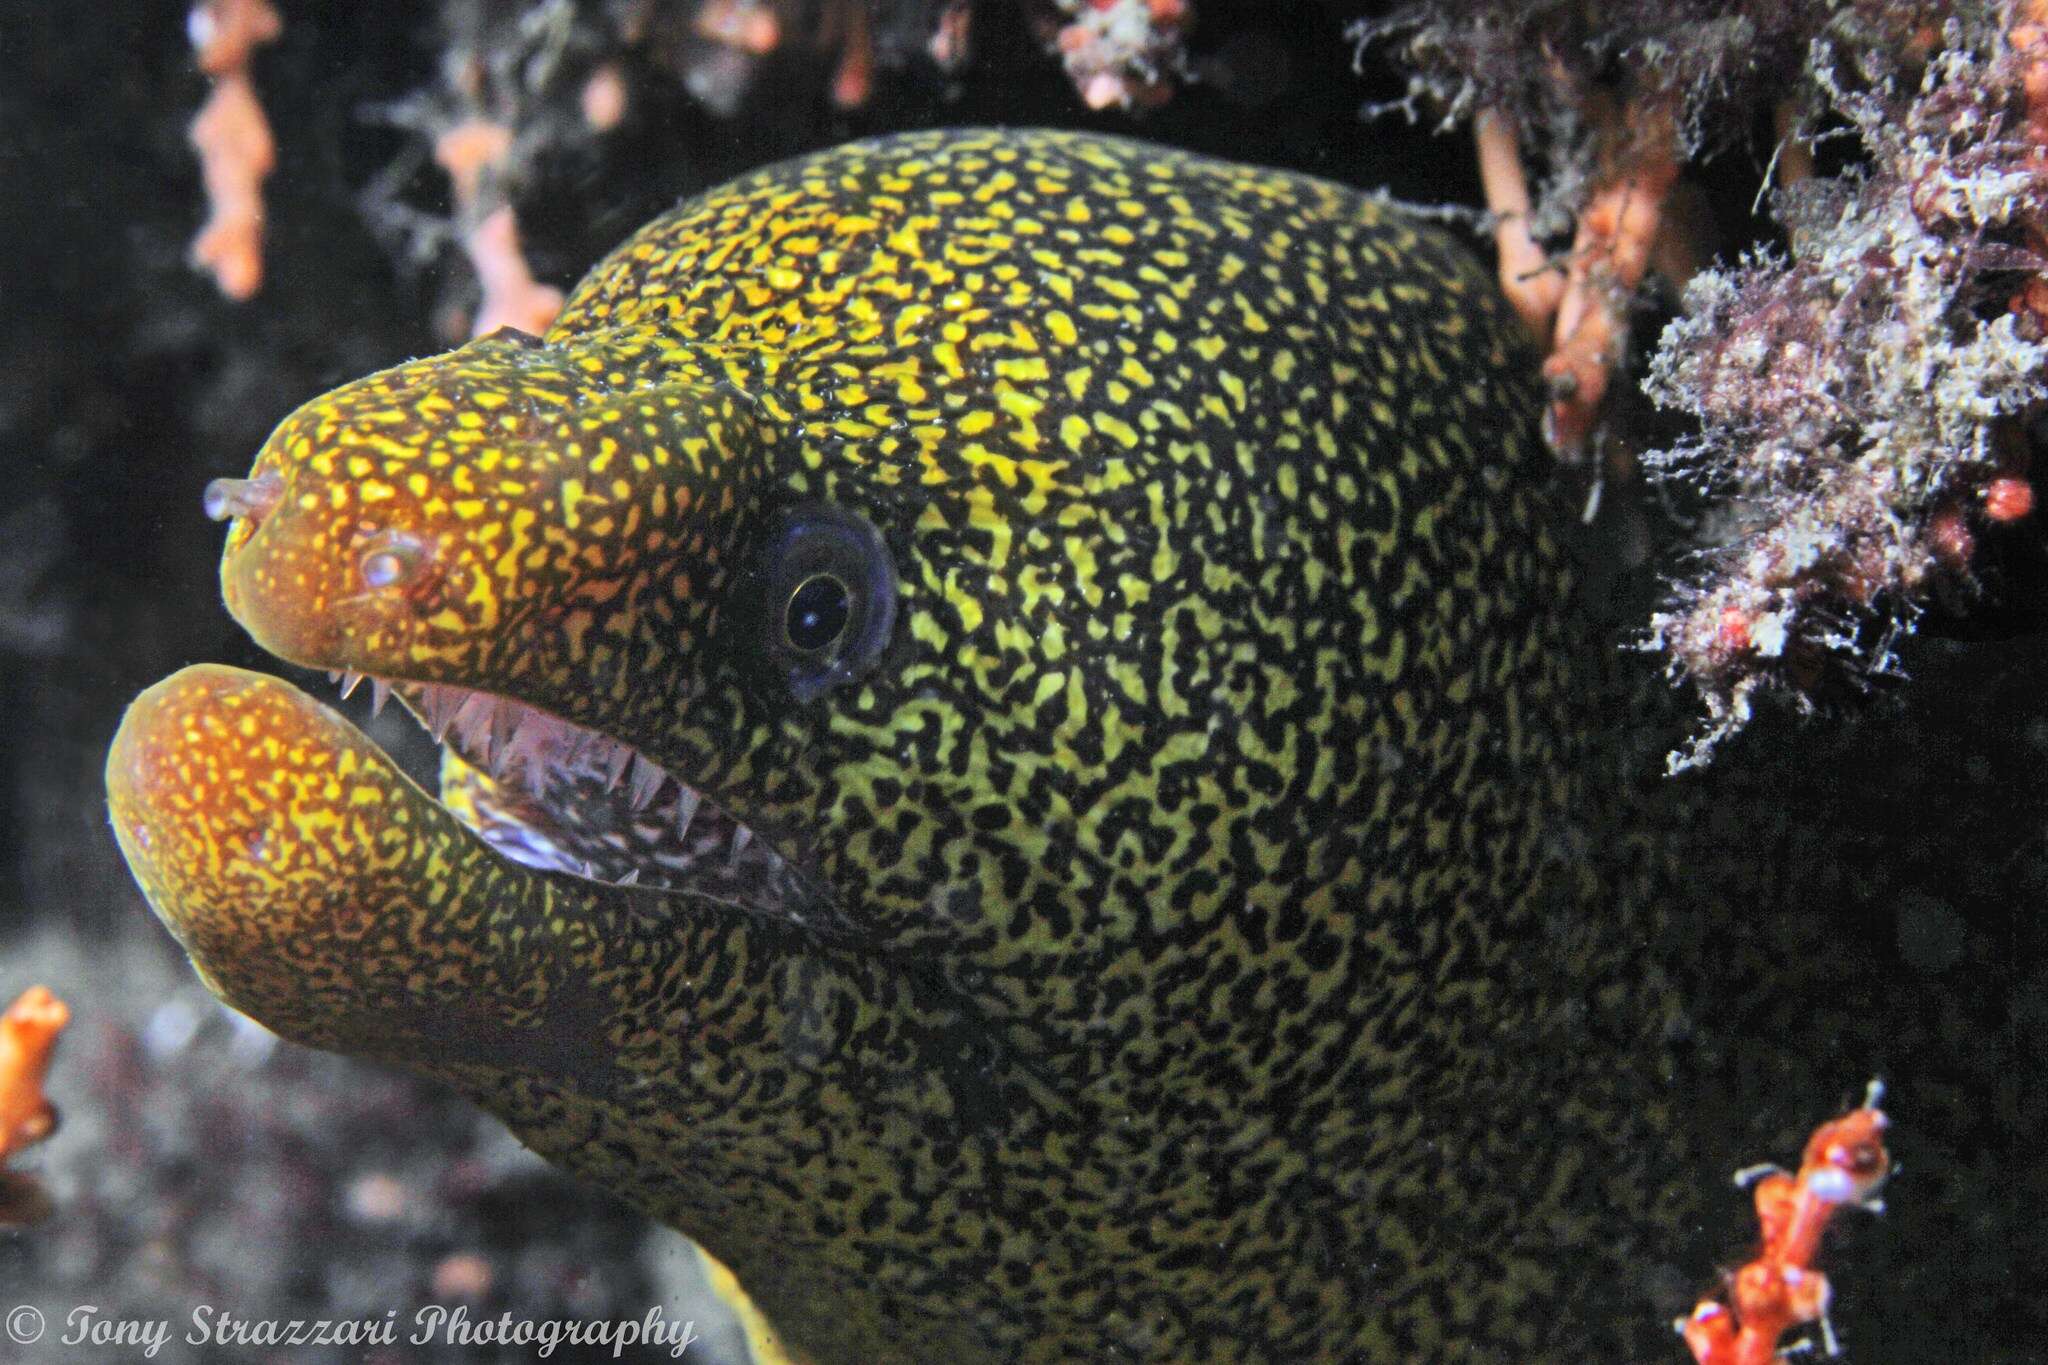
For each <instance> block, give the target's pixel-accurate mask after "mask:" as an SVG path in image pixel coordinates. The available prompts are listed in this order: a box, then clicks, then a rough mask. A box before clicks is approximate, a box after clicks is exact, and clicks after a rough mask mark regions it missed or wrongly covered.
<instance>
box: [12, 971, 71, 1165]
mask: <svg viewBox="0 0 2048 1365" xmlns="http://www.w3.org/2000/svg"><path fill="white" fill-rule="evenodd" d="M70 1021H71V1009H70V1007H69V1006H67V1005H66V1004H65V1003H64V1002H63V1001H62V1000H59V999H58V998H57V997H56V996H54V995H52V994H51V993H50V991H49V988H48V987H46V986H31V987H29V988H28V989H27V990H25V991H23V992H22V993H21V997H20V998H19V999H18V1000H16V1001H15V1002H14V1003H13V1004H12V1005H10V1006H8V1009H7V1013H5V1014H0V1161H5V1160H6V1159H7V1158H8V1157H9V1156H11V1155H13V1154H14V1153H15V1152H18V1151H20V1150H21V1149H22V1148H24V1147H27V1146H29V1145H31V1144H33V1143H37V1142H41V1141H42V1140H43V1139H44V1138H46V1137H48V1136H49V1135H50V1133H51V1132H52V1130H54V1129H55V1128H56V1126H57V1111H56V1110H55V1109H53V1108H51V1106H50V1101H49V1099H48V1097H47V1096H45V1095H44V1094H43V1080H44V1078H45V1077H46V1076H47V1075H48V1074H49V1071H50V1052H51V1049H52V1048H53V1047H54V1046H55V1045H56V1042H57V1035H58V1034H59V1033H61V1032H62V1031H63V1029H64V1025H66V1024H67V1023H69V1022H70Z"/></svg>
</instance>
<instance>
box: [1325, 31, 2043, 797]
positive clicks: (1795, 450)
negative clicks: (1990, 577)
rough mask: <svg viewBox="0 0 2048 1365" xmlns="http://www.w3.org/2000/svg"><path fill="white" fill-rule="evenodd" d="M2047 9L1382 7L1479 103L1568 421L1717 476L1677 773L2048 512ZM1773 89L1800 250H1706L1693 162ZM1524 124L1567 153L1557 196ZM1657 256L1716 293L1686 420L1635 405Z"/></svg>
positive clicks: (1771, 194)
mask: <svg viewBox="0 0 2048 1365" xmlns="http://www.w3.org/2000/svg"><path fill="white" fill-rule="evenodd" d="M2044 18H2048V6H2043V5H2042V4H2040V3H2039V0H2027V2H2026V3H2023V4H1982V3H1980V4H1961V5H1952V4H1934V3H1924V2H1916V0H1892V2H1887V0H1812V2H1811V3H1805V4H1779V3H1771V4H1734V5H1727V4H1710V3H1704V2H1703V0H1694V2H1691V3H1685V2H1681V3H1667V4H1657V5H1600V4H1581V3H1554V4H1541V5H1511V4H1493V3H1485V2H1484V0H1463V2H1460V0H1453V2H1452V3H1443V4H1426V5H1425V4H1418V5H1408V6H1404V7H1403V8H1402V9H1401V10H1400V11H1399V12H1398V13H1397V14H1396V15H1395V16H1393V17H1391V18H1389V19H1386V20H1381V21H1374V22H1371V23H1367V24H1362V25H1360V26H1358V27H1357V28H1355V29H1354V34H1355V36H1356V37H1357V38H1358V39H1359V41H1360V43H1361V45H1362V46H1369V45H1375V44H1377V45H1379V46H1380V47H1381V48H1382V49H1384V50H1385V51H1387V52H1388V53H1389V54H1390V55H1392V56H1393V57H1394V58H1395V59H1396V60H1398V61H1400V62H1402V63H1405V64H1406V65H1408V66H1409V67H1410V68H1412V70H1413V72H1414V75H1413V77H1412V79H1411V85H1410V103H1409V105H1408V106H1407V107H1409V108H1410V110H1411V111H1414V110H1417V109H1419V108H1420V107H1421V106H1422V105H1424V104H1430V105H1433V106H1434V107H1435V108H1436V109H1437V110H1439V111H1440V113H1441V116H1442V117H1443V119H1444V120H1445V121H1446V123H1456V122H1458V121H1462V120H1466V119H1469V120H1470V121H1471V122H1472V124H1473V129H1474V135H1475V138H1476V139H1477V142H1478V146H1479V155H1480V164H1481V169H1482V172H1483V176H1484V180H1485V183H1486V187H1487V195H1488V200H1489V207H1490V209H1491V210H1492V215H1491V223H1492V226H1493V229H1494V232H1495V235H1496V240H1497V243H1498V246H1499V251H1500V268H1501V282H1502V286H1503V288H1504V289H1505V290H1506V291H1507V292H1508V294H1509V296H1510V297H1511V298H1512V299H1513V300H1514V301H1515V303H1516V305H1517V308H1518V310H1519V311H1520V312H1521V313H1522V315H1523V317H1524V319H1525V320H1526V321H1528V322H1529V323H1530V325H1531V327H1532V329H1533V330H1534V331H1535V332H1536V333H1537V334H1538V336H1539V337H1540V338H1541V339H1542V340H1543V341H1544V342H1545V343H1546V344H1547V345H1549V346H1550V348H1551V352H1550V356H1549V358H1548V360H1547V361H1546V362H1545V365H1544V373H1545V376H1546V377H1547V379H1548V380H1549V382H1550V389H1551V406H1550V412H1549V423H1548V431H1549V435H1550V437H1551V440H1552V443H1553V445H1554V446H1555V447H1556V448H1557V449H1558V450H1559V451H1560V453H1562V454H1565V455H1566V456H1568V457H1571V456H1576V457H1578V458H1581V459H1586V460H1592V459H1596V458H1597V459H1598V460H1599V461H1600V462H1601V463H1600V467H1601V468H1602V470H1603V471H1604V472H1605V473H1606V474H1608V475H1610V476H1619V477H1628V476H1629V475H1631V474H1632V473H1633V472H1634V471H1635V470H1636V469H1637V468H1638V467H1640V468H1641V469H1642V470H1643V472H1644V473H1646V474H1647V476H1648V477H1649V478H1650V479H1652V480H1655V481H1657V482H1659V483H1661V484H1664V485H1667V486H1669V485H1681V484H1682V485H1686V486H1687V490H1688V491H1690V492H1694V493H1704V495H1705V496H1706V498H1707V499H1708V503H1709V505H1708V508H1707V511H1706V513H1705V514H1704V515H1703V516H1701V517H1700V519H1699V524H1698V528H1697V534H1696V541H1697V543H1696V544H1695V545H1694V546H1693V547H1692V550H1693V556H1692V557H1693V560H1694V563H1695V565H1696V567H1695V568H1694V569H1693V570H1692V572H1690V573H1689V574H1688V575H1687V576H1685V577H1684V579H1683V580H1682V581H1681V582H1680V583H1679V584H1678V585H1677V586H1676V587H1675V588H1674V589H1673V591H1672V593H1671V595H1670V597H1669V599H1668V600H1667V602H1666V603H1665V605H1664V606H1663V608H1662V609H1661V610H1659V611H1658V612H1657V613H1656V614H1655V615H1654V616H1653V617H1652V619H1651V620H1650V622H1649V625H1648V629H1647V631H1646V635H1645V641H1644V643H1645V646H1646V647H1647V648H1649V649H1651V650H1654V651H1657V652H1659V653H1661V654H1662V655H1664V656H1665V657H1666V659H1667V660H1668V661H1669V665H1670V670H1671V673H1672V675H1673V676H1674V677H1675V678H1678V679H1682V680H1684V681H1686V682H1688V683H1690V684H1691V685H1692V687H1693V688H1694V689H1695V690H1696V691H1697V693H1698V695H1699V698H1700V701H1701V704H1702V706H1703V708H1704V713H1705V714H1704V717H1703V720H1702V722H1701V724H1700V726H1699V728H1698V729H1697V731H1696V733H1695V736H1694V738H1693V740H1692V741H1691V743H1690V744H1689V745H1688V746H1687V747H1685V748H1684V749H1682V750H1681V751H1680V752H1677V753H1674V754H1673V755H1672V757H1671V766H1672V767H1673V769H1674V770H1677V769H1681V768H1686V767H1691V766H1694V765H1696V764H1699V763H1701V762H1704V761H1706V759H1707V758H1708V756H1709V755H1710V754H1711V752H1712V750H1713V748H1714V746H1715V744H1717V743H1718V742H1719V741H1721V740H1722V739H1725V738H1726V737H1728V736H1729V735H1731V734H1733V733H1734V732H1735V731H1737V730H1739V729H1740V728H1741V727H1742V726H1743V725H1744V724H1745V723H1746V722H1747V721H1748V720H1749V718H1750V716H1751V713H1752V710H1753V705H1754V701H1755V699H1756V697H1757V696H1758V695H1759V694H1760V693H1761V692H1765V691H1773V690H1774V691H1778V692H1782V693H1784V694H1785V695H1787V696H1789V697H1790V698H1791V699H1792V700H1793V702H1794V703H1795V704H1796V705H1798V706H1800V707H1801V708H1803V709H1811V708H1812V707H1814V706H1815V705H1817V704H1819V703H1822V702H1825V701H1828V700H1832V699H1834V698H1836V697H1839V696H1844V695H1849V694H1851V693H1853V692H1855V691H1857V690H1860V689H1863V688H1866V687H1868V686H1869V684H1870V683H1871V682H1872V681H1873V680H1874V679H1877V678H1879V677H1881V676H1883V675H1885V674H1886V673H1888V672H1890V671H1892V670H1893V669H1894V667H1895V662H1896V661H1895V655H1894V646H1895V645H1896V643H1897V642H1898V640H1899V639H1900V638H1901V637H1902V636H1903V635H1904V634H1905V633H1906V632H1908V631H1910V630H1911V629H1912V628H1913V626H1914V624H1915V622H1916V620H1917V619H1918V618H1919V617H1920V615H1921V613H1922V612H1923V611H1924V609H1925V608H1926V607H1927V606H1928V604H1929V603H1930V602H1931V601H1937V600H1939V601H1959V602H1964V603H1967V602H1968V601H1969V600H1970V599H1971V598H1972V597H1974V596H1975V595H1976V594H1978V593H1979V591H1980V589H1981V587H1982V585H1981V583H1980V582H1979V579H1978V576H1977V569H1978V564H1979V561H1978V550H1979V548H1980V546H1979V542H1980V540H1981V538H1982V537H1984V536H1985V535H1987V534H1997V533H1999V532H2000V531H2002V530H2003V529H2005V528H2009V527H2011V526H2013V525H2015V524H2016V523H2020V522H2024V521H2026V520H2028V518H2029V517H2030V514H2031V513H2032V510H2033V501H2034V499H2033V490H2032V486H2031V484H2030V483H2029V482H2028V471H2027V451H2028V445H2029V442H2028V433H2027V430H2026V424H2027V422H2028V420H2029V418H2030V416H2031V415H2032V413H2033V411H2034V409H2035V408H2036V407H2037V405H2038V404H2039V403H2040V402H2041V400H2042V399H2043V398H2044V397H2048V386H2044V377H2043V376H2044V368H2043V367H2044V362H2048V348H2044V346H2043V320H2044V314H2043V312H2042V303H2043V301H2044V293H2043V291H2044V285H2043V283H2042V281H2041V278H2040V271H2041V268H2042V266H2043V264H2044V261H2048V258H2044V256H2043V254H2042V250H2041V248H2042V232H2043V226H2044V224H2048V179H2044V166H2048V162H2044V156H2048V142H2044V131H2048V105H2044V103H2043V101H2044V100H2048V49H2044V45H2043V44H2044V40H2043V28H2042V25H2043V22H2044ZM1532 54H1535V55H1534V56H1532ZM1766 113H1768V115H1769V116H1770V120H1771V124H1772V128H1773V135H1774V137H1775V139H1776V145H1775V147H1774V149H1773V153H1772V163H1771V164H1772V168H1773V172H1774V174H1773V176H1772V182H1771V184H1770V185H1769V186H1767V203H1768V206H1769V208H1770V210H1771V212H1772V214H1773V216H1774V218H1775V220H1776V226H1777V228H1778V229H1779V230H1780V231H1781V232H1782V242H1780V243H1775V244H1766V245H1762V246H1758V247H1756V248H1754V249H1752V250H1751V251H1749V252H1748V253H1747V254H1745V255H1744V256H1743V257H1742V258H1741V260H1739V261H1738V262H1736V263H1734V264H1732V265H1721V266H1717V267H1714V268H1711V269H1700V270H1697V271H1695V270H1694V269H1693V263H1694V262H1695V261H1696V260H1697V258H1698V255H1699V251H1698V248H1697V245H1696V244H1695V242H1692V241H1688V237H1689V236H1692V237H1694V238H1696V237H1697V230H1698V227H1699V224H1698V223H1697V222H1696V221H1693V219H1695V218H1696V217H1697V215H1694V214H1689V213H1688V212H1687V211H1686V209H1685V205H1684V202H1683V199H1682V197H1680V196H1679V195H1678V188H1679V187H1680V186H1682V185H1683V183H1684V182H1683V180H1682V179H1681V170H1682V167H1683V166H1684V165H1685V163H1686V162H1687V161H1688V160H1697V159H1703V158H1705V157H1708V156H1710V155H1712V154H1713V153H1715V152H1717V151H1721V150H1724V149H1726V148H1727V147H1729V146H1730V145H1731V144H1735V143H1738V142H1740V141H1741V140H1743V139H1745V138H1746V137H1747V136H1748V134H1749V132H1750V129H1751V127H1752V125H1754V124H1757V123H1760V122H1762V119H1763V116H1764V115H1765V114H1766ZM1524 150H1527V151H1529V152H1531V153H1532V154H1533V155H1534V156H1535V158H1536V159H1537V160H1538V161H1539V162H1540V163H1542V164H1543V165H1544V166H1545V167H1546V168H1547V170H1548V175H1547V177H1546V178H1545V180H1544V182H1543V187H1542V192H1541V193H1540V194H1538V195H1535V196H1533V197H1532V196H1531V194H1530V193H1529V190H1528V187H1527V182H1526V180H1525V178H1524V172H1523V168H1522V164H1521V158H1522V154H1523V152H1524ZM1821 162H1828V163H1832V164H1833V165H1834V166H1835V169H1834V171H1833V173H1832V174H1822V173H1820V171H1819V170H1818V168H1817V167H1818V163H1821ZM1653 260H1654V261H1656V262H1657V263H1658V264H1659V266H1660V268H1662V269H1663V270H1664V272H1665V273H1666V274H1667V276H1668V277H1669V281H1668V282H1669V283H1671V284H1674V285H1682V286H1683V289H1684V294H1683V301H1682V306H1681V309H1680V313H1679V316H1678V317H1677V318H1676V319H1675V320H1674V321H1673V322H1672V323H1671V324H1670V325H1669V326H1668V327H1667V328H1666V329H1665V330H1664V333H1663V335H1662V337H1661V339H1660V340H1659V342H1658V343H1657V346H1656V348H1655V354H1654V356H1652V357H1651V358H1650V360H1649V363H1648V371H1649V373H1648V379H1647V383H1646V385H1645V387H1646V390H1647V392H1648V394H1649V396H1650V397H1651V398H1652V399H1654V400H1655V401H1656V402H1657V403H1659V404H1661V405H1663V406H1664V407H1666V408H1668V409H1672V410H1675V411H1677V412H1679V413H1683V414H1684V415H1686V416H1687V417H1689V418H1690V419H1691V420H1692V422H1693V424H1694V425H1693V429H1692V431H1691V433H1690V434H1688V435H1685V436H1683V437H1681V438H1680V439H1678V440H1677V441H1675V442H1669V443H1663V444H1661V446H1659V443H1658V442H1657V441H1656V440H1655V439H1654V438H1646V437H1645V435H1644V433H1642V432H1640V431H1637V430H1633V429H1631V423H1630V422H1629V421H1628V420H1627V419H1626V418H1624V417H1621V416H1619V415H1617V414H1615V413H1614V412H1613V411H1612V405H1611V404H1609V403H1608V402H1607V401H1606V400H1607V399H1608V397H1609V392H1610V387H1611V382H1612V376H1613V375H1614V374H1615V372H1616V369H1617V366H1621V365H1624V364H1625V363H1626V358H1627V355H1628V350H1629V342H1630V338H1629V327H1630V323H1631V321H1632V314H1634V313H1635V312H1637V311H1638V310H1639V307H1640V304H1641V302H1642V300H1641V289H1640V286H1641V285H1642V282H1643V279H1644V275H1645V272H1646V269H1647V268H1648V266H1649V265H1650V264H1651V262H1652V261H1653ZM1688 276H1690V278H1689V279H1688V278H1687V277H1688Z"/></svg>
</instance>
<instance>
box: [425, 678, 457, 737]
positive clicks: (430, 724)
mask: <svg viewBox="0 0 2048 1365" xmlns="http://www.w3.org/2000/svg"><path fill="white" fill-rule="evenodd" d="M422 705H423V706H425V707H426V711H427V729H428V730H429V731H430V732H431V733H432V734H433V736H434V743H436V744H445V743H447V742H448V728H449V727H450V726H452V725H453V724H455V713H456V712H457V711H460V710H461V709H462V707H461V704H460V703H458V702H457V701H456V700H455V698H453V697H451V696H449V695H448V693H447V692H446V691H445V690H444V689H442V688H438V687H437V688H435V689H434V691H433V692H432V693H431V694H430V695H429V696H428V697H427V699H426V700H425V701H424V702H422Z"/></svg>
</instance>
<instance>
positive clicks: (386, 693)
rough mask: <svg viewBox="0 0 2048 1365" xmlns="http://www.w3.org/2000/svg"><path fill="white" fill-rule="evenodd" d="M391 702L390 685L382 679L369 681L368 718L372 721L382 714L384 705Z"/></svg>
mask: <svg viewBox="0 0 2048 1365" xmlns="http://www.w3.org/2000/svg"><path fill="white" fill-rule="evenodd" d="M390 700H391V684H390V683H388V682H385V681H384V680H383V679H382V678H372V679H370V716H371V718H372V719H373V720H374V719H375V718H376V717H378V716H380V715H382V714H384V703H385V702H387V701H390Z"/></svg>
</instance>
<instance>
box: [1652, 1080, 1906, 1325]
mask: <svg viewBox="0 0 2048 1365" xmlns="http://www.w3.org/2000/svg"><path fill="white" fill-rule="evenodd" d="M1883 1095H1884V1087H1883V1085H1882V1084H1880V1083H1879V1082H1877V1081H1872V1082H1871V1083H1870V1090H1869V1092H1868V1094H1866V1095H1865V1096H1864V1100H1863V1104H1862V1107H1860V1108H1857V1109H1852V1110H1850V1111H1849V1112H1848V1113H1846V1114H1844V1115H1842V1116H1841V1117H1840V1118H1837V1119H1833V1120H1830V1121H1829V1122H1827V1123H1823V1124H1822V1125H1821V1126H1820V1127H1819V1128H1816V1129H1815V1130H1814V1133H1813V1136H1812V1137H1811V1138H1808V1139H1807V1142H1806V1152H1805V1154H1804V1156H1803V1157H1802V1159H1801V1161H1800V1164H1799V1173H1798V1174H1797V1175H1792V1174H1790V1173H1788V1172H1785V1171H1782V1170H1779V1169H1777V1168H1776V1167H1772V1166H1765V1167H1761V1168H1758V1169H1756V1170H1751V1171H1744V1172H1741V1173H1740V1174H1738V1175H1737V1176H1736V1181H1737V1182H1738V1183H1740V1184H1749V1183H1751V1182H1752V1181H1753V1182H1754V1186H1755V1190H1756V1195H1755V1198H1756V1217H1757V1222H1758V1224H1759V1225H1760V1226H1761V1227H1762V1229H1763V1247H1762V1249H1761V1250H1759V1251H1758V1253H1757V1255H1756V1259H1754V1260H1752V1261H1751V1262H1750V1263H1749V1264H1748V1265H1745V1266H1743V1267H1742V1269H1740V1270H1738V1271H1736V1272H1735V1273H1734V1274H1733V1275H1731V1276H1729V1277H1728V1286H1727V1291H1726V1292H1727V1298H1726V1300H1725V1301H1724V1300H1722V1299H1719V1298H1707V1299H1702V1300H1700V1303H1699V1306H1698V1307H1696V1308H1694V1309H1693V1310H1692V1313H1691V1314H1690V1315H1689V1316H1687V1317H1683V1318H1680V1319H1679V1320H1678V1321H1677V1323H1675V1324H1674V1326H1675V1327H1676V1328H1677V1329H1678V1332H1679V1334H1680V1335H1681V1336H1683V1337H1684V1338H1685V1344H1686V1345H1687V1346H1688V1347H1690V1348H1691V1350H1692V1355H1693V1359H1694V1361H1696V1362H1697V1365H1769V1362H1771V1361H1772V1360H1774V1359H1776V1358H1777V1356H1778V1353H1779V1352H1778V1342H1779V1341H1780V1340H1781V1339H1782V1338H1783V1337H1784V1335H1785V1333H1786V1332H1788V1331H1790V1330H1791V1329H1793V1328H1795V1327H1799V1326H1803V1325H1805V1324H1806V1323H1809V1322H1817V1323H1819V1324H1820V1328H1821V1333H1822V1336H1823V1339H1824V1342H1825V1344H1826V1345H1827V1348H1828V1353H1829V1354H1830V1355H1832V1354H1834V1340H1833V1334H1832V1332H1831V1331H1830V1330H1829V1328H1828V1320H1827V1313H1828V1298H1829V1292H1830V1291H1829V1289H1828V1281H1827V1276H1825V1275H1823V1274H1821V1273H1820V1272H1819V1271H1818V1270H1815V1269H1814V1268H1813V1258H1814V1253H1815V1252H1816V1251H1818V1250H1819V1248H1820V1238H1821V1233H1822V1232H1824V1231H1825V1230H1826V1229H1827V1225H1828V1220H1829V1219H1830V1218H1832V1217H1833V1216H1834V1214H1835V1211H1836V1210H1837V1209H1839V1208H1841V1207H1842V1206H1843V1205H1845V1204H1855V1205H1859V1206H1861V1207H1863V1208H1870V1209H1875V1208H1877V1207H1879V1206H1878V1205H1877V1203H1876V1195H1877V1190H1878V1187H1879V1186H1881V1185H1883V1184H1884V1181H1885V1177H1886V1176H1887V1175H1889V1174H1890V1173H1891V1155H1890V1153H1888V1152H1886V1151H1885V1147H1884V1133H1885V1129H1886V1128H1887V1127H1888V1126H1889V1125H1890V1121H1889V1120H1888V1119H1886V1118H1885V1115H1884V1111H1883V1110H1881V1109H1879V1108H1878V1107H1877V1104H1878V1101H1879V1100H1880V1099H1881V1098H1882V1097H1883Z"/></svg>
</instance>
